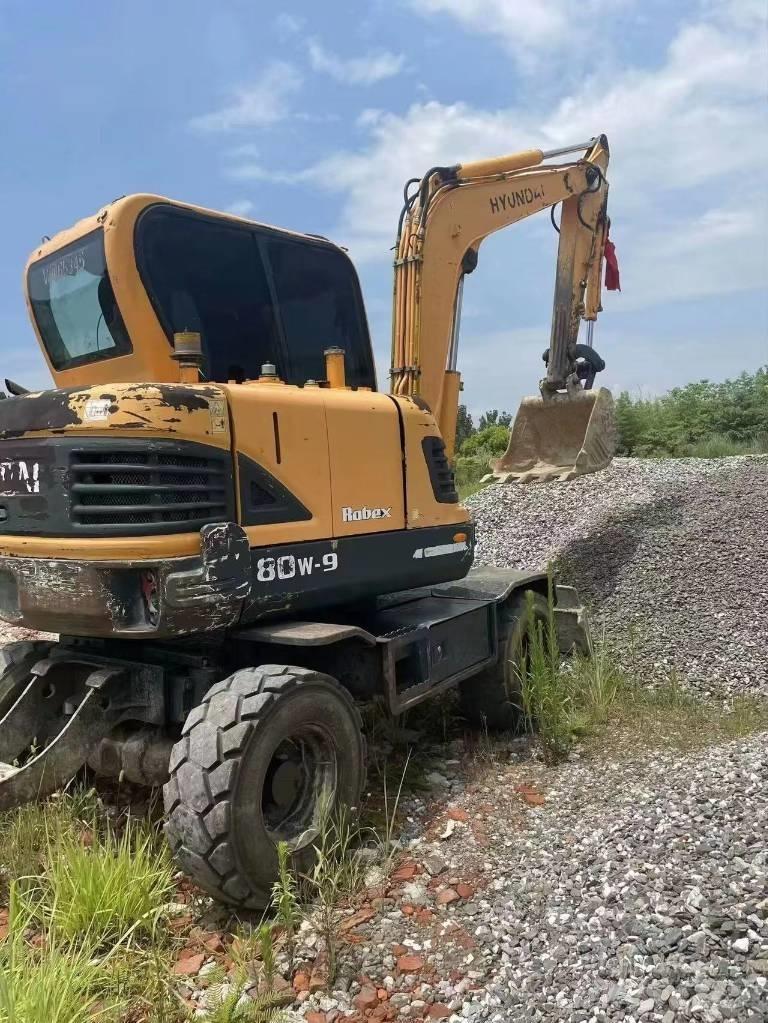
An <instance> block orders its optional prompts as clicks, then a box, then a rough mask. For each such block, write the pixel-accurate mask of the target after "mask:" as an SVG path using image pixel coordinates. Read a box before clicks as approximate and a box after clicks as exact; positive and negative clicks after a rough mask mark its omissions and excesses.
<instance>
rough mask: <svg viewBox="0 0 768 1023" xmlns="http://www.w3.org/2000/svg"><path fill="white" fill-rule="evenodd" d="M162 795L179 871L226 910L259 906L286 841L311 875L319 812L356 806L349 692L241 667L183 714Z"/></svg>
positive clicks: (310, 675)
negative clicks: (279, 847)
mask: <svg viewBox="0 0 768 1023" xmlns="http://www.w3.org/2000/svg"><path fill="white" fill-rule="evenodd" d="M170 773H171V777H170V780H169V781H168V783H167V784H166V786H165V788H164V798H165V810H166V815H167V824H166V835H167V837H168V841H169V842H170V845H171V848H172V849H173V851H174V854H175V856H176V859H177V861H178V863H179V865H180V866H181V868H182V869H183V870H184V871H186V872H187V873H188V874H189V875H190V876H191V877H192V878H193V880H194V881H196V882H197V884H199V885H200V887H201V888H204V889H205V890H206V891H207V892H209V893H210V894H211V895H213V896H214V897H215V898H217V899H220V900H221V901H223V902H227V903H230V904H233V905H237V906H242V907H245V908H253V909H257V908H263V907H264V906H266V905H267V904H268V902H269V896H270V888H271V885H272V882H273V881H274V879H275V876H276V873H277V852H276V846H277V843H278V842H279V841H285V842H287V843H288V844H289V845H290V846H291V848H292V850H293V852H294V858H295V861H297V867H298V869H299V870H302V871H304V870H306V869H308V868H309V866H310V864H311V861H312V845H313V843H314V841H315V838H316V836H317V834H318V828H319V823H320V815H321V811H322V809H323V804H324V802H326V801H327V804H328V805H330V806H331V807H333V806H336V805H339V804H342V803H343V804H346V805H347V806H353V805H355V804H357V802H358V800H359V798H360V794H361V792H362V788H363V784H364V781H365V741H364V739H363V736H362V732H361V720H360V715H359V713H358V711H357V709H356V707H355V705H354V702H353V700H352V697H351V696H350V695H349V693H348V692H347V691H346V690H345V689H344V688H343V687H342V686H340V685H339V683H338V682H336V681H335V680H334V679H332V678H331V677H330V676H329V675H324V674H321V673H320V672H317V671H311V670H308V669H306V668H295V667H287V666H284V665H263V666H262V667H259V668H244V669H242V670H241V671H238V672H235V674H234V675H231V676H230V677H229V678H227V679H225V680H224V681H223V682H219V683H217V684H216V685H215V686H213V687H212V688H211V689H210V690H209V692H208V693H207V694H206V696H205V697H204V699H203V701H202V703H201V704H200V705H199V706H197V707H195V708H194V709H193V710H192V711H191V713H190V714H189V716H188V718H187V720H186V723H185V725H184V729H183V733H182V738H181V740H180V741H179V742H178V743H177V744H176V745H175V746H174V749H173V752H172V754H171V762H170Z"/></svg>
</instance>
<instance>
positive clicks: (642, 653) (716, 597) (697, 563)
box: [468, 456, 768, 695]
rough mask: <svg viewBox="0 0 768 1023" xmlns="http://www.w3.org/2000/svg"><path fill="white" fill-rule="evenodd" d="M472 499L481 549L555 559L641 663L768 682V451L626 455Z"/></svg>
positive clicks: (642, 671) (691, 674)
mask: <svg viewBox="0 0 768 1023" xmlns="http://www.w3.org/2000/svg"><path fill="white" fill-rule="evenodd" d="M468 503H469V504H470V506H471V507H472V509H473V511H474V514H475V517H476V521H477V530H478V552H477V558H478V561H480V562H486V563H492V564H496V565H504V566H511V567H519V568H536V567H540V566H541V565H543V564H546V563H547V561H549V560H555V561H556V563H557V564H558V566H559V568H560V571H561V575H562V577H563V578H564V579H565V580H567V581H569V582H572V583H574V584H575V585H576V586H577V587H578V589H579V592H580V593H581V595H582V596H583V598H584V599H585V601H586V602H587V604H588V605H589V606H590V607H591V609H592V611H593V619H594V621H595V623H596V626H597V631H598V633H600V631H601V630H602V629H603V628H604V629H605V635H606V637H607V638H608V639H609V642H611V643H612V645H613V646H614V647H615V648H616V649H617V651H618V652H619V653H620V656H621V658H622V659H623V660H624V662H625V665H626V666H627V667H628V668H629V669H631V671H632V672H633V674H635V675H636V676H640V677H641V678H645V679H647V680H649V681H653V680H661V679H664V678H668V677H669V675H670V673H671V672H672V671H674V672H676V673H677V675H678V676H679V678H680V679H681V680H683V681H684V682H685V683H687V684H688V685H689V686H691V687H692V688H695V689H698V690H700V691H702V692H714V691H720V692H722V691H726V692H731V693H735V692H750V691H751V692H755V693H763V694H766V695H768V573H766V564H767V563H768V531H767V530H766V527H765V523H766V522H768V457H765V456H743V457H734V458H722V459H695V458H685V459H633V458H621V459H616V460H615V461H614V463H613V464H612V465H611V466H610V467H609V468H608V469H606V470H604V471H603V472H600V473H596V474H594V475H590V476H582V477H581V478H580V479H577V480H573V481H572V482H570V483H557V484H549V485H540V484H530V485H528V486H525V487H521V486H515V485H508V486H492V487H489V488H487V489H485V490H483V491H481V492H480V493H478V494H476V495H475V496H474V497H472V498H471V499H470V500H469V502H468Z"/></svg>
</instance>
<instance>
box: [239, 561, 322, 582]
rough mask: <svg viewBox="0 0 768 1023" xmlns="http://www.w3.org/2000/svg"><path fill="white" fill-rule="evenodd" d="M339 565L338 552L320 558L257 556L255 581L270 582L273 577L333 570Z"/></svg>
mask: <svg viewBox="0 0 768 1023" xmlns="http://www.w3.org/2000/svg"><path fill="white" fill-rule="evenodd" d="M338 567H339V556H338V554H323V555H322V557H320V558H312V557H307V558H301V557H297V556H296V555H294V554H283V555H281V556H280V557H279V558H259V560H258V561H257V562H256V581H257V582H260V583H271V582H274V580H275V579H293V578H295V577H296V576H297V575H298V576H307V575H312V573H313V572H335V571H336V569H337V568H338Z"/></svg>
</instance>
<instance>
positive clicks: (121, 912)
mask: <svg viewBox="0 0 768 1023" xmlns="http://www.w3.org/2000/svg"><path fill="white" fill-rule="evenodd" d="M0 869H2V873H3V879H4V881H5V892H6V896H7V900H8V905H9V921H8V927H9V931H8V935H7V937H6V939H5V940H4V941H1V942H0V1023H86V1021H87V1023H100V1021H105V1023H124V1021H125V1023H128V1021H130V1023H134V1021H136V1023H139V1021H141V1023H182V1021H183V1020H186V1019H187V1012H186V1008H185V1007H184V1006H183V1005H182V1004H181V1002H180V1001H179V999H178V997H177V996H176V994H175V992H174V991H173V987H172V982H171V976H170V968H171V964H172V960H173V957H174V952H175V947H174V942H173V940H172V939H171V937H170V935H169V934H168V933H167V932H163V931H161V929H160V923H161V919H162V915H163V907H164V904H165V903H166V902H167V901H168V899H169V897H170V894H171V889H172V883H173V868H172V866H171V862H170V857H169V855H168V853H167V851H166V849H165V845H164V843H163V842H162V840H161V839H160V836H159V835H157V834H156V833H155V832H154V831H152V830H150V829H149V828H148V827H147V826H145V825H143V824H140V823H137V822H136V821H131V820H130V819H128V820H125V819H118V820H117V821H116V822H113V821H111V820H110V819H109V818H108V817H107V815H106V814H105V813H104V812H103V811H102V809H101V807H100V805H99V804H98V801H97V799H96V797H95V795H94V793H92V792H89V793H78V792H74V793H72V794H67V795H59V796H57V797H55V798H53V799H51V800H49V801H47V802H44V803H42V804H29V805H27V806H23V807H20V808H19V809H17V810H13V811H10V812H8V813H6V814H3V815H2V817H0Z"/></svg>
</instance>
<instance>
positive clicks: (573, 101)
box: [236, 0, 768, 308]
mask: <svg viewBox="0 0 768 1023" xmlns="http://www.w3.org/2000/svg"><path fill="white" fill-rule="evenodd" d="M430 2H432V3H436V2H448V0H430ZM737 5H738V7H739V9H740V10H741V11H742V14H743V17H741V18H734V19H732V21H731V22H730V23H728V22H727V20H726V19H725V18H723V17H722V12H723V9H724V8H723V7H722V5H720V6H718V8H717V17H714V16H711V17H709V18H708V19H704V18H701V19H700V20H699V21H697V22H694V23H689V24H685V25H683V26H682V27H681V28H680V29H679V31H678V32H677V34H676V35H675V37H674V38H673V40H672V42H671V44H670V45H669V48H668V51H667V53H666V55H665V56H664V58H663V60H662V62H661V64H660V65H659V66H658V67H654V68H631V67H630V68H627V69H625V70H624V71H623V73H621V74H618V75H614V77H613V78H612V79H611V80H610V81H608V80H602V79H601V78H599V77H598V76H595V77H594V78H592V79H589V80H586V81H583V82H582V83H581V84H580V85H579V87H578V88H577V89H576V90H574V91H573V92H571V94H570V95H567V96H565V97H563V98H562V99H561V101H560V102H559V103H557V104H556V105H555V106H554V109H552V110H551V111H546V110H544V111H542V110H541V109H537V106H536V105H534V104H525V105H522V104H521V105H520V106H512V107H504V108H501V109H496V110H486V109H477V108H475V107H472V106H469V105H468V104H464V103H455V104H449V105H446V104H442V103H439V102H425V103H415V104H413V105H412V106H411V107H410V108H409V109H408V110H407V111H405V112H404V113H402V114H399V113H385V112H375V111H367V112H365V114H364V115H363V116H362V117H361V118H360V120H359V125H360V127H361V128H363V129H364V130H365V131H366V132H367V136H368V138H367V142H366V144H365V145H364V146H363V147H362V148H361V149H359V150H356V151H344V152H338V153H335V154H332V155H330V156H328V157H327V158H325V159H323V160H321V161H319V162H318V163H316V164H314V165H312V166H309V167H307V168H304V169H300V170H289V171H282V172H281V171H274V170H270V169H267V168H265V167H264V166H263V165H260V164H259V163H258V162H255V161H250V162H242V163H241V164H240V166H239V168H238V169H237V171H236V173H238V174H239V175H240V176H241V177H242V178H245V179H247V178H249V177H251V178H254V179H259V180H271V181H278V182H282V183H285V184H291V183H301V184H302V185H305V184H307V183H313V184H315V185H316V187H318V188H319V189H323V190H326V191H330V192H334V193H338V194H339V195H340V197H341V200H342V206H341V213H340V217H339V221H338V223H337V225H336V228H335V230H334V235H335V237H337V238H339V239H340V240H341V241H342V242H343V243H344V244H346V245H349V247H350V249H351V250H352V253H353V255H354V256H355V257H356V258H357V259H358V260H360V259H367V258H377V257H386V256H388V255H389V251H388V250H389V247H390V246H391V245H392V243H393V240H394V237H393V236H394V230H395V223H396V218H397V214H398V211H399V207H400V204H401V201H402V200H401V195H402V185H403V181H404V179H405V178H406V177H408V176H410V175H411V174H418V173H420V172H423V171H424V170H426V168H428V167H430V166H433V165H434V164H440V163H447V164H452V163H456V162H457V161H466V160H471V159H475V158H478V157H481V156H489V155H493V154H498V153H504V152H510V151H514V150H517V149H522V148H528V147H530V146H540V147H542V148H550V147H553V146H556V145H560V144H564V143H569V142H574V141H578V140H581V139H583V138H589V137H590V136H591V135H593V134H595V132H598V131H604V132H606V133H607V135H608V137H609V140H610V142H611V147H612V163H611V169H610V174H609V176H610V179H611V197H610V207H611V215H612V219H613V226H614V236H615V240H616V242H617V245H618V248H619V255H620V257H621V260H622V282H623V288H624V291H623V294H622V298H621V302H622V303H623V304H624V306H625V307H627V308H637V307H639V306H649V305H652V304H655V303H658V302H662V301H668V300H674V299H686V298H690V297H692V296H696V295H704V294H724V293H727V292H730V291H734V290H738V289H743V288H753V287H759V286H760V284H761V282H762V283H764V282H765V272H766V249H765V238H766V236H767V235H768V209H767V208H766V198H765V185H764V177H763V169H762V168H763V167H764V166H765V164H766V161H767V160H768V132H767V131H766V121H765V98H766V97H765V74H764V65H763V59H764V51H765V42H766V36H765V32H761V31H759V30H756V29H755V27H754V25H753V23H752V22H751V21H749V19H747V18H746V14H745V13H744V12H747V13H748V9H749V7H750V5H749V2H748V0H737ZM730 6H731V7H732V6H733V4H732V3H731V5H730ZM542 224H543V227H542V230H541V232H532V233H531V234H528V235H527V236H525V238H526V239H527V240H526V242H525V244H527V246H528V249H529V251H531V252H534V251H538V250H537V249H536V245H537V244H538V245H539V248H541V245H543V244H544V243H543V242H542V241H541V239H542V238H543V237H544V228H546V229H548V224H546V221H545V220H542ZM509 235H510V242H511V245H515V244H518V245H519V244H520V241H521V238H522V237H523V231H522V230H521V229H517V230H516V231H514V232H509ZM505 244H506V239H505ZM508 251H510V252H511V251H512V249H511V248H510V249H509V250H508ZM517 251H518V252H519V249H518V250H517ZM542 251H543V250H542ZM547 251H548V250H547Z"/></svg>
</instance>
